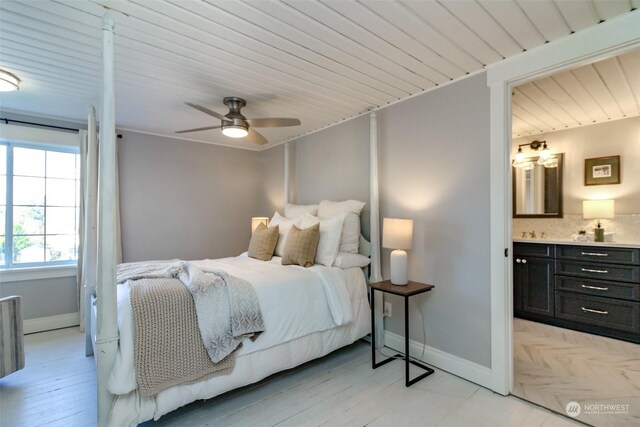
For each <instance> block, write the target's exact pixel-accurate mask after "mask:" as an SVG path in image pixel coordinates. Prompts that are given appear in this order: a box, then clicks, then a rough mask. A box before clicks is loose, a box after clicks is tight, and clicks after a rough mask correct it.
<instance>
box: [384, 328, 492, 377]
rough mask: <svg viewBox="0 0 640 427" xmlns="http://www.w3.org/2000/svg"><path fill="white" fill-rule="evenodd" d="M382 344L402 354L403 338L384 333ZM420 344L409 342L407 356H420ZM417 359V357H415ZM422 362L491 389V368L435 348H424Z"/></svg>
mask: <svg viewBox="0 0 640 427" xmlns="http://www.w3.org/2000/svg"><path fill="white" fill-rule="evenodd" d="M384 343H385V346H386V347H389V348H391V349H394V350H396V351H399V352H402V353H404V337H403V336H402V335H398V334H395V333H393V332H389V331H385V332H384ZM422 348H423V345H422V343H419V342H418V341H414V340H409V354H411V355H413V356H414V357H415V355H419V354H422ZM415 358H416V359H417V357H415ZM419 360H421V361H422V362H424V363H426V364H428V365H431V366H435V367H436V368H438V369H441V370H443V371H447V372H449V373H451V374H453V375H457V376H459V377H461V378H464V379H465V380H467V381H471V382H472V383H476V384H478V385H480V386H482V387H485V388H489V389H490V388H491V384H492V381H491V368H488V367H486V366H482V365H479V364H477V363H475V362H471V361H469V360H467V359H463V358H461V357H458V356H454V355H453V354H450V353H447V352H444V351H442V350H438V349H437V348H433V347H429V346H426V347H425V350H424V356H423V357H422V358H421V359H419Z"/></svg>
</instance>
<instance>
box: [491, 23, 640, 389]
mask: <svg viewBox="0 0 640 427" xmlns="http://www.w3.org/2000/svg"><path fill="white" fill-rule="evenodd" d="M638 47H640V26H639V25H638V15H637V14H635V13H632V14H629V15H627V16H622V17H620V19H615V20H611V21H607V22H604V23H602V24H600V25H598V26H596V27H593V28H590V29H587V30H585V31H582V32H580V33H578V34H575V35H573V36H571V37H567V38H565V39H563V40H559V41H557V42H554V43H552V44H549V45H545V46H542V47H541V48H538V49H533V50H531V51H529V52H527V53H526V54H524V55H520V56H519V57H515V58H512V59H511V60H509V61H504V62H502V63H499V64H496V65H495V66H491V67H489V68H488V70H487V82H488V85H489V87H490V100H491V101H490V110H491V131H490V133H491V141H490V162H491V164H490V168H491V175H490V179H491V193H490V203H491V243H490V248H491V302H492V314H491V325H492V326H491V328H492V338H491V340H492V356H491V357H492V389H493V390H494V391H496V392H498V393H501V394H505V395H507V394H509V393H510V391H511V389H512V385H513V363H512V361H513V351H512V331H513V324H512V315H513V309H512V307H513V293H512V289H511V283H512V279H513V270H512V265H511V264H512V261H513V255H512V254H513V247H512V243H511V236H512V226H511V210H512V207H511V202H512V199H511V183H510V177H511V167H510V165H509V164H510V162H509V159H510V155H511V107H510V105H511V90H512V88H513V87H514V86H517V85H518V84H521V83H523V82H527V81H531V80H533V79H536V78H540V77H545V76H548V75H551V74H553V73H556V72H559V71H562V70H566V69H569V68H573V67H576V66H580V65H583V64H587V63H591V62H594V61H595V60H598V59H605V58H607V57H611V56H615V55H618V54H621V53H624V52H627V51H630V50H632V49H635V48H638ZM508 165H509V166H508Z"/></svg>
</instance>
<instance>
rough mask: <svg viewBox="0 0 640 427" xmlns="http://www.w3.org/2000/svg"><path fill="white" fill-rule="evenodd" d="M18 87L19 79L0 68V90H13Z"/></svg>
mask: <svg viewBox="0 0 640 427" xmlns="http://www.w3.org/2000/svg"><path fill="white" fill-rule="evenodd" d="M19 87H20V79H19V78H17V77H16V76H14V75H13V74H11V73H10V72H8V71H5V70H1V69H0V92H13V91H14V90H18V89H19Z"/></svg>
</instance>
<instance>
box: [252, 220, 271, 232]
mask: <svg viewBox="0 0 640 427" xmlns="http://www.w3.org/2000/svg"><path fill="white" fill-rule="evenodd" d="M260 224H264V225H266V226H268V225H269V218H267V217H266V216H254V217H253V218H251V232H252V233H253V232H254V231H256V228H257V227H258V225H260Z"/></svg>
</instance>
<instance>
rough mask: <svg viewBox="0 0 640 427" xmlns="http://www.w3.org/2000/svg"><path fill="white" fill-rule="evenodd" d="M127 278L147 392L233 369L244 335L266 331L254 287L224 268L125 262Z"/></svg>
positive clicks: (140, 377) (142, 389) (141, 383)
mask: <svg viewBox="0 0 640 427" xmlns="http://www.w3.org/2000/svg"><path fill="white" fill-rule="evenodd" d="M146 276H148V277H149V278H146ZM176 277H177V278H178V279H176ZM127 280H129V284H130V288H131V297H130V298H131V308H132V313H133V325H134V334H135V341H134V345H135V352H136V356H135V362H136V366H135V367H136V380H137V383H138V391H139V393H140V394H141V395H143V396H150V395H154V394H157V393H158V392H160V391H162V390H164V389H166V388H168V387H170V386H173V385H176V384H181V383H185V382H190V381H195V380H200V379H204V378H208V377H211V376H214V375H221V374H224V373H227V372H229V371H230V370H231V369H233V363H234V360H235V353H234V350H236V349H237V348H238V347H239V346H240V343H241V341H242V339H243V338H245V337H251V338H252V339H255V338H256V337H257V335H258V334H259V333H260V332H261V331H263V330H264V322H263V320H262V314H261V312H260V306H259V304H258V299H257V296H256V294H255V290H254V289H253V286H252V285H251V284H250V283H248V282H246V281H243V280H240V279H238V278H236V277H233V276H230V275H228V274H226V273H225V272H224V271H220V270H211V271H208V270H207V271H203V270H201V269H199V268H198V267H196V266H195V265H193V264H191V263H187V262H177V263H170V264H169V263H155V264H149V263H135V264H123V265H122V266H119V267H118V282H119V283H123V282H125V281H127Z"/></svg>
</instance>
